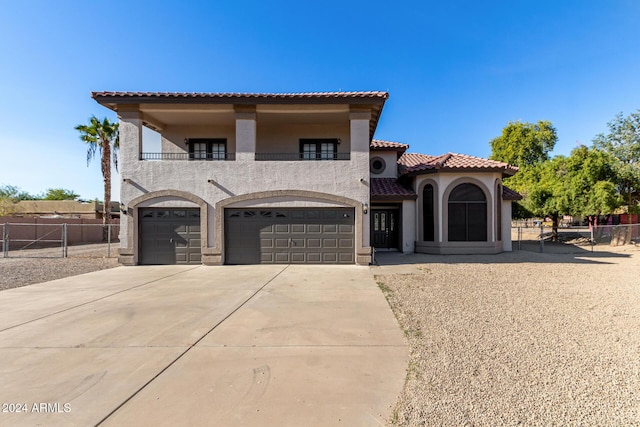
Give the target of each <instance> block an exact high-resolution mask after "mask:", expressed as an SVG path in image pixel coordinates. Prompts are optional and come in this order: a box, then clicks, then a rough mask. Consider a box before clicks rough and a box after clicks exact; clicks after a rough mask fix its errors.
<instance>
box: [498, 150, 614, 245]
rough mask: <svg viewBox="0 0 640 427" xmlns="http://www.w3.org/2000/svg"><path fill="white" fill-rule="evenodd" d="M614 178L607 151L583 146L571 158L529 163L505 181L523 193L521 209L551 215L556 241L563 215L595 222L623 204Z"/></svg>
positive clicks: (558, 157) (562, 157) (553, 235)
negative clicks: (585, 218) (583, 217)
mask: <svg viewBox="0 0 640 427" xmlns="http://www.w3.org/2000/svg"><path fill="white" fill-rule="evenodd" d="M615 179H616V173H615V170H614V169H613V168H612V166H611V157H610V156H609V155H608V154H607V153H606V152H604V151H601V150H598V149H596V148H587V147H585V146H580V147H578V148H576V149H574V150H573V151H572V152H571V155H570V156H569V157H565V156H555V157H554V158H552V159H551V160H548V161H544V162H540V163H537V164H535V165H530V166H526V167H524V168H522V169H521V170H520V171H519V172H518V173H517V174H516V175H515V176H514V177H512V178H509V179H508V181H505V182H506V183H507V185H509V186H510V187H512V188H514V189H515V190H517V191H518V192H519V193H520V194H522V195H523V196H524V198H523V200H522V202H521V205H522V207H521V208H520V209H523V210H524V211H525V212H531V213H532V214H533V215H534V216H539V217H548V218H551V220H552V223H553V226H552V240H554V241H555V240H557V238H558V226H559V222H560V218H562V216H563V215H573V216H585V217H587V218H588V219H589V220H590V222H591V223H592V224H593V223H594V221H595V219H596V218H597V217H598V216H599V215H610V214H611V213H613V211H614V210H615V209H616V208H617V207H618V206H619V205H620V197H619V195H618V193H617V192H616V189H615V185H614V181H615Z"/></svg>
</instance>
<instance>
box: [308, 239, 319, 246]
mask: <svg viewBox="0 0 640 427" xmlns="http://www.w3.org/2000/svg"><path fill="white" fill-rule="evenodd" d="M307 247H308V248H321V247H322V243H321V241H320V239H307Z"/></svg>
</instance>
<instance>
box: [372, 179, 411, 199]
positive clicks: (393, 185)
mask: <svg viewBox="0 0 640 427" xmlns="http://www.w3.org/2000/svg"><path fill="white" fill-rule="evenodd" d="M370 191H371V200H389V199H415V198H417V197H418V196H417V195H416V193H415V192H414V191H413V190H412V189H410V188H407V187H405V186H404V185H402V184H400V183H399V182H398V180H397V179H396V178H371V189H370Z"/></svg>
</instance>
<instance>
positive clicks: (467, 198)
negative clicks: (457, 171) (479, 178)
mask: <svg viewBox="0 0 640 427" xmlns="http://www.w3.org/2000/svg"><path fill="white" fill-rule="evenodd" d="M449 241H450V242H486V241H487V198H486V197H485V195H484V192H483V191H482V190H481V189H480V187H478V186H477V185H474V184H468V183H465V184H460V185H458V186H457V187H456V188H454V189H453V191H451V194H450V195H449Z"/></svg>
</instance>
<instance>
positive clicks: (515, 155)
mask: <svg viewBox="0 0 640 427" xmlns="http://www.w3.org/2000/svg"><path fill="white" fill-rule="evenodd" d="M557 141H558V135H557V132H556V129H555V128H554V127H553V125H552V124H551V122H549V121H546V120H540V121H538V123H536V124H534V123H523V122H519V121H516V122H509V124H507V126H505V128H504V129H502V135H500V136H498V137H496V138H494V139H492V140H491V141H490V142H489V143H490V144H491V156H490V157H489V158H490V159H492V160H498V161H501V162H506V163H509V164H511V165H514V166H518V167H525V166H531V165H534V164H536V163H540V162H544V161H545V160H549V152H551V151H552V150H553V147H555V145H556V142H557Z"/></svg>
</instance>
